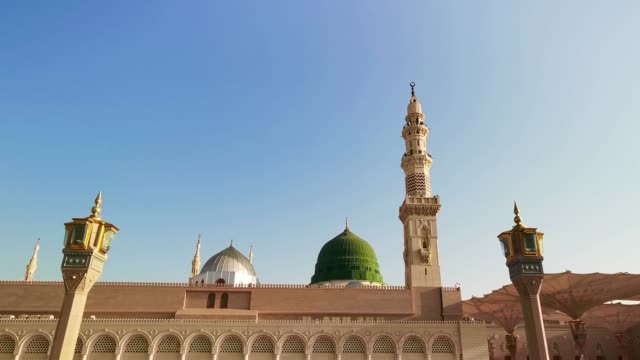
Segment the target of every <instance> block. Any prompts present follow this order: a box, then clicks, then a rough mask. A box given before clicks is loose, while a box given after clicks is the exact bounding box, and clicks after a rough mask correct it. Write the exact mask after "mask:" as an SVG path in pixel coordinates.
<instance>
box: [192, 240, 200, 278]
mask: <svg viewBox="0 0 640 360" xmlns="http://www.w3.org/2000/svg"><path fill="white" fill-rule="evenodd" d="M200 239H201V235H200V234H198V243H197V244H196V253H195V254H194V255H193V261H191V278H193V277H194V276H196V275H198V273H199V272H200Z"/></svg>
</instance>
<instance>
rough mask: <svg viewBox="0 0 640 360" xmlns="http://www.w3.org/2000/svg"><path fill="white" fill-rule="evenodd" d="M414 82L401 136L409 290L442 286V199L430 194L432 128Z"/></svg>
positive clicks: (402, 209) (405, 257)
mask: <svg viewBox="0 0 640 360" xmlns="http://www.w3.org/2000/svg"><path fill="white" fill-rule="evenodd" d="M414 87H415V83H411V98H409V105H407V115H406V116H405V125H404V127H403V128H402V137H403V138H404V142H405V145H406V149H405V153H404V155H403V156H402V162H401V166H402V170H404V174H405V191H406V195H405V198H404V201H403V203H402V206H400V221H402V224H403V225H404V254H403V255H404V264H405V284H406V286H408V287H440V286H441V282H440V260H439V258H438V229H437V227H436V215H437V214H438V211H439V210H440V198H439V197H438V196H432V195H431V178H430V175H429V170H430V169H431V163H432V159H431V155H429V153H428V152H427V135H428V134H429V128H428V127H427V126H426V125H425V122H424V120H425V115H424V113H423V112H422V104H420V101H418V97H417V96H416V94H415V89H414Z"/></svg>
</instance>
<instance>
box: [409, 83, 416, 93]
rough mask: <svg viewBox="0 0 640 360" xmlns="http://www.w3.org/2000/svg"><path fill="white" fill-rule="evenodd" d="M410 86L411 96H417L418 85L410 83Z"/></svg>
mask: <svg viewBox="0 0 640 360" xmlns="http://www.w3.org/2000/svg"><path fill="white" fill-rule="evenodd" d="M409 86H411V96H416V93H415V90H414V88H415V87H416V83H414V82H413V81H412V82H410V83H409Z"/></svg>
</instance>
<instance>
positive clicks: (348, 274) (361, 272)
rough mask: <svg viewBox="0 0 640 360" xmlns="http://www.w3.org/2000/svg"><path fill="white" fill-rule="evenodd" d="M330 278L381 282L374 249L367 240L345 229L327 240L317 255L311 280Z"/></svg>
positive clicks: (332, 279)
mask: <svg viewBox="0 0 640 360" xmlns="http://www.w3.org/2000/svg"><path fill="white" fill-rule="evenodd" d="M334 280H363V281H367V282H371V283H382V275H381V274H380V266H379V265H378V258H377V256H376V253H375V251H373V248H372V247H371V245H369V243H368V242H366V241H365V240H363V239H362V238H360V237H359V236H357V235H356V234H354V233H352V232H351V231H350V230H349V228H346V229H345V230H344V231H343V232H342V233H340V234H339V235H338V236H336V237H335V238H333V239H331V240H329V242H327V243H326V244H324V246H323V247H322V249H321V250H320V253H319V254H318V260H317V262H316V271H315V274H314V275H313V277H312V278H311V283H312V284H315V283H320V282H325V281H334Z"/></svg>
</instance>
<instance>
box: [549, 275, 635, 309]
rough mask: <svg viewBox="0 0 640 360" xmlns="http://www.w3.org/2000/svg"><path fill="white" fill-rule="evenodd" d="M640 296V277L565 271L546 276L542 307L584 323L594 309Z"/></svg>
mask: <svg viewBox="0 0 640 360" xmlns="http://www.w3.org/2000/svg"><path fill="white" fill-rule="evenodd" d="M634 295H640V275H636V274H629V273H615V274H602V273H590V274H576V273H572V272H571V271H565V272H562V273H557V274H545V275H544V281H543V282H542V289H541V290H540V302H541V304H542V306H544V307H546V308H548V309H553V310H556V311H559V312H562V313H564V314H566V315H567V316H569V317H570V318H571V319H575V320H577V319H580V318H582V316H583V315H584V314H585V313H586V312H587V311H588V310H590V309H592V308H594V307H596V306H599V305H602V304H604V303H605V302H608V301H612V300H617V299H624V298H627V297H630V296H634Z"/></svg>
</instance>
